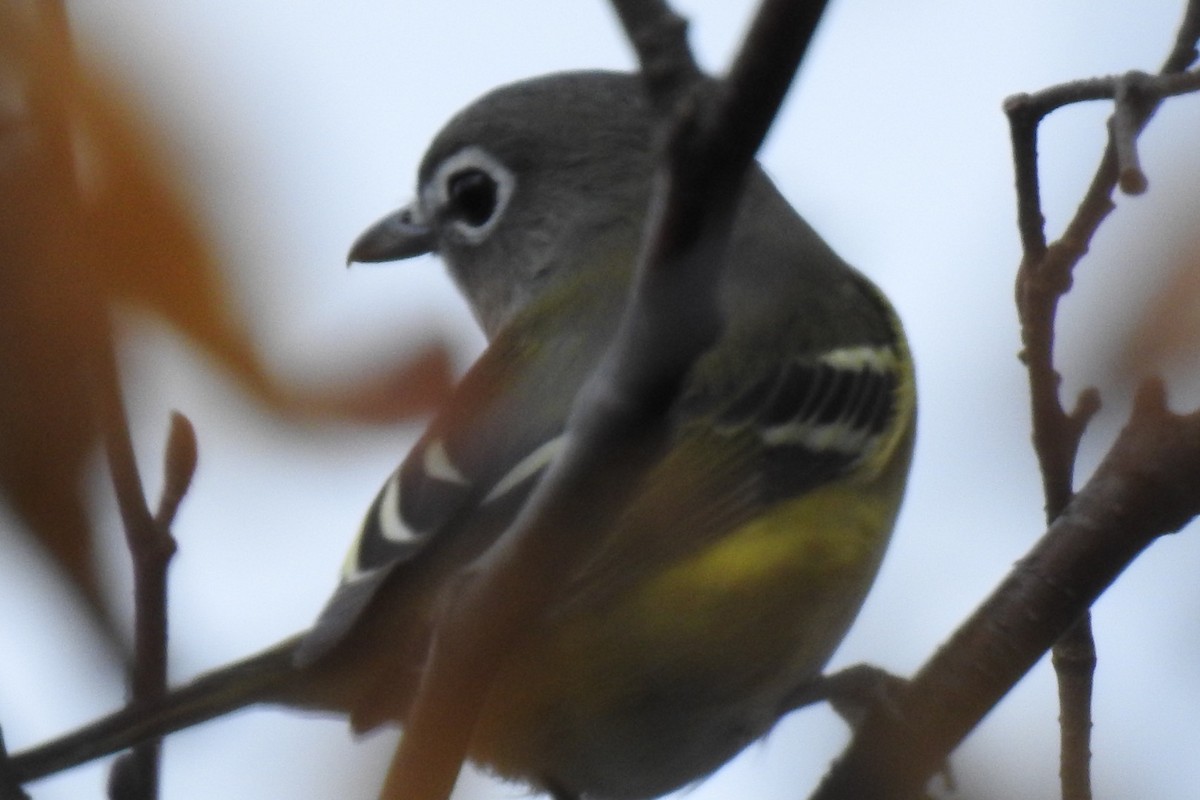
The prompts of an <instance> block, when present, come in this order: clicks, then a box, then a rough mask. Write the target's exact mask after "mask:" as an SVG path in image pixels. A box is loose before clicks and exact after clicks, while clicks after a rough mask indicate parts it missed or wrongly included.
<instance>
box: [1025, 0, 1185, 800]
mask: <svg viewBox="0 0 1200 800" xmlns="http://www.w3.org/2000/svg"><path fill="white" fill-rule="evenodd" d="M1197 6H1198V4H1197V3H1195V2H1193V3H1191V4H1190V5H1189V9H1188V13H1187V14H1186V15H1185V21H1184V23H1183V24H1182V25H1181V26H1180V32H1179V34H1178V35H1177V36H1176V42H1175V46H1174V48H1173V51H1172V55H1171V56H1170V57H1168V59H1167V62H1166V64H1165V65H1164V73H1163V74H1160V75H1155V76H1152V75H1147V74H1145V73H1141V72H1129V73H1126V74H1125V75H1121V76H1113V77H1107V78H1097V79H1092V80H1084V81H1073V82H1071V83H1067V84H1062V85H1060V86H1055V87H1051V88H1049V89H1046V90H1043V91H1041V92H1038V93H1036V94H1033V95H1028V94H1027V95H1019V96H1016V97H1013V98H1010V99H1009V100H1008V101H1006V103H1005V110H1006V112H1007V113H1008V116H1009V121H1010V128H1011V135H1012V142H1013V161H1014V166H1015V171H1016V181H1017V198H1018V200H1017V213H1018V230H1019V232H1020V235H1021V243H1022V251H1023V257H1022V260H1021V265H1020V268H1019V270H1018V277H1017V292H1016V295H1017V309H1018V313H1019V316H1020V319H1021V336H1022V345H1023V349H1022V353H1021V355H1022V360H1023V361H1024V363H1025V365H1026V367H1027V369H1028V372H1029V384H1030V402H1031V407H1032V414H1031V418H1032V426H1033V442H1034V450H1035V451H1036V453H1037V457H1038V461H1039V465H1040V467H1041V474H1042V483H1043V489H1044V493H1045V504H1046V516H1047V521H1052V520H1053V519H1054V518H1055V517H1057V516H1058V514H1059V513H1060V512H1061V511H1062V509H1063V508H1065V506H1066V504H1067V503H1068V502H1069V500H1070V498H1071V495H1072V491H1073V488H1072V481H1073V473H1074V467H1075V459H1076V456H1077V454H1078V451H1079V442H1080V439H1081V438H1082V436H1083V432H1084V430H1085V428H1086V427H1087V423H1088V421H1089V420H1090V418H1091V417H1092V416H1093V415H1094V414H1095V412H1096V410H1098V408H1099V396H1098V394H1096V393H1095V391H1094V390H1088V391H1087V392H1085V393H1084V394H1083V395H1081V396H1080V398H1079V401H1078V404H1077V406H1076V408H1075V409H1074V411H1072V412H1071V413H1067V412H1066V410H1065V409H1064V408H1063V406H1062V403H1061V400H1060V397H1059V384H1060V377H1059V374H1058V371H1057V368H1056V367H1055V364H1054V338H1055V319H1056V316H1057V310H1058V303H1059V301H1060V300H1061V298H1062V297H1063V295H1065V294H1066V292H1067V291H1069V289H1070V286H1071V281H1072V275H1073V272H1074V269H1075V266H1076V264H1078V262H1079V260H1080V259H1081V258H1082V257H1083V255H1084V253H1086V252H1087V247H1088V243H1089V242H1090V241H1091V239H1092V236H1093V235H1094V233H1095V232H1096V230H1097V229H1098V227H1099V225H1100V223H1101V222H1102V221H1103V220H1104V218H1105V217H1106V216H1107V215H1108V214H1109V213H1110V212H1111V211H1112V209H1113V207H1114V205H1113V201H1112V193H1113V190H1114V188H1115V187H1117V186H1120V188H1121V189H1122V191H1124V192H1125V193H1127V194H1140V193H1142V192H1144V191H1145V190H1146V187H1147V185H1148V181H1147V179H1146V176H1145V174H1144V172H1143V171H1142V168H1141V163H1140V158H1139V155H1138V148H1137V138H1138V136H1139V135H1140V133H1141V131H1142V129H1143V128H1144V127H1145V125H1146V123H1147V122H1148V121H1149V119H1150V117H1151V116H1152V115H1153V113H1154V110H1155V109H1156V108H1157V106H1158V103H1160V102H1161V101H1162V99H1163V98H1165V97H1169V96H1173V95H1175V94H1180V93H1183V92H1186V91H1194V90H1195V89H1196V88H1200V75H1197V74H1196V73H1181V71H1182V70H1183V69H1185V68H1186V67H1187V66H1189V65H1190V64H1191V62H1192V61H1193V60H1194V58H1195V43H1196V36H1197V35H1200V15H1198V14H1197V11H1196V9H1197ZM1189 31H1190V32H1189ZM1189 37H1190V41H1189ZM1105 98H1108V99H1112V100H1113V101H1114V110H1113V114H1112V116H1111V117H1110V119H1109V143H1108V146H1107V147H1106V149H1105V153H1104V156H1103V157H1102V159H1101V163H1100V167H1099V169H1098V170H1097V172H1096V175H1095V177H1094V178H1093V181H1092V184H1091V186H1090V187H1089V189H1088V192H1087V195H1086V196H1085V198H1084V200H1083V202H1082V203H1081V204H1080V206H1079V209H1078V210H1077V212H1076V214H1075V217H1074V218H1073V219H1072V220H1071V222H1070V224H1069V225H1068V226H1067V229H1066V231H1065V233H1064V234H1063V236H1062V238H1061V239H1060V240H1059V241H1058V242H1055V243H1054V244H1052V245H1050V246H1047V245H1046V243H1045V232H1044V219H1043V217H1042V214H1041V200H1040V191H1039V187H1038V169H1037V128H1038V125H1039V124H1040V122H1041V120H1042V119H1044V118H1045V116H1046V115H1047V114H1049V113H1051V112H1052V111H1054V110H1056V109H1058V108H1061V107H1062V106H1064V105H1067V104H1069V103H1076V102H1082V101H1086V100H1096V99H1105ZM1053 664H1054V667H1055V672H1056V674H1057V676H1058V682H1059V704H1060V729H1061V737H1062V740H1061V767H1060V776H1061V782H1062V795H1063V798H1064V800H1089V798H1090V797H1091V779H1090V767H1089V764H1090V761H1091V745H1090V740H1091V727H1092V720H1091V697H1092V690H1093V685H1092V684H1093V679H1092V676H1093V674H1094V671H1095V664H1096V653H1095V642H1094V638H1093V636H1092V630H1091V621H1090V615H1089V614H1088V613H1087V612H1086V610H1084V612H1083V613H1082V614H1081V616H1080V618H1079V620H1078V621H1077V622H1076V623H1075V624H1074V625H1072V626H1071V628H1070V630H1069V631H1068V632H1067V634H1066V635H1065V636H1064V638H1063V639H1062V640H1061V641H1060V642H1059V643H1057V644H1056V645H1055V647H1054V658H1053Z"/></svg>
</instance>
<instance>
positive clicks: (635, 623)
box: [472, 403, 913, 776]
mask: <svg viewBox="0 0 1200 800" xmlns="http://www.w3.org/2000/svg"><path fill="white" fill-rule="evenodd" d="M902 407H903V406H902ZM902 413H905V412H902ZM911 415H912V412H911V403H910V404H908V407H907V409H906V416H907V417H908V419H907V421H906V422H901V423H900V424H898V425H897V427H896V429H895V431H894V432H893V435H892V436H891V437H889V439H888V440H886V441H885V442H884V443H882V446H883V447H884V448H885V450H886V453H887V456H888V460H887V462H886V463H880V462H879V461H878V460H875V459H873V460H872V461H871V462H868V463H867V464H864V465H863V466H865V467H866V469H865V470H863V469H860V470H859V471H857V472H855V473H852V474H851V475H849V476H847V477H846V478H845V479H843V480H841V481H837V482H834V483H831V484H828V485H826V486H823V487H818V488H816V489H814V490H812V491H809V492H807V493H806V494H804V495H802V496H800V497H797V498H794V499H792V500H788V501H785V502H782V503H780V504H779V505H778V506H777V507H776V508H775V509H773V510H772V511H771V512H770V513H769V514H766V515H764V516H762V517H760V518H758V519H755V520H753V521H751V522H749V523H747V524H744V525H742V526H741V527H739V528H738V529H737V530H735V531H732V532H730V533H729V534H727V535H726V536H723V537H721V538H720V539H719V540H717V541H716V542H715V543H714V544H713V545H712V546H710V547H708V548H706V549H704V550H702V551H701V552H699V553H697V554H695V555H693V556H692V557H690V558H688V559H687V560H684V561H682V562H680V563H678V564H674V565H671V566H669V567H666V568H665V569H663V570H662V571H661V572H660V573H658V574H657V575H656V576H653V577H651V578H649V579H648V580H645V581H643V582H642V583H641V585H640V586H634V587H631V588H630V591H628V592H627V593H625V594H623V595H622V596H620V597H618V598H613V600H612V602H611V603H610V604H606V605H605V606H604V607H602V608H588V607H587V606H586V603H585V604H584V605H583V607H581V608H580V609H579V611H578V613H574V614H572V615H571V616H570V617H569V618H567V619H563V620H560V621H559V622H558V624H556V625H555V626H554V627H553V628H551V629H549V630H547V629H545V628H542V629H539V630H537V631H535V632H532V633H531V635H530V636H529V637H528V640H527V642H526V643H525V645H524V646H518V647H517V648H515V652H514V653H513V654H512V656H511V657H510V659H509V661H508V663H507V664H506V665H505V667H504V668H503V669H502V670H501V671H500V673H499V675H498V677H497V681H496V683H495V685H494V687H493V691H492V693H491V697H490V699H489V702H488V704H487V707H486V708H485V710H484V713H483V716H482V718H481V720H480V724H479V727H478V728H477V729H476V735H475V740H474V742H473V747H472V750H473V753H472V755H473V757H474V758H475V759H476V760H478V761H479V762H481V763H484V764H489V765H491V766H492V767H493V768H494V769H495V770H496V771H497V772H498V773H500V774H502V775H512V776H520V775H526V776H527V775H528V774H529V773H530V772H531V771H533V772H534V773H535V774H537V771H538V768H539V766H540V765H544V768H545V769H547V770H550V769H563V768H564V767H569V765H570V762H571V756H572V755H573V754H575V753H580V752H583V753H586V752H591V753H592V755H593V756H596V755H603V756H604V758H600V759H597V761H598V762H600V763H607V764H608V765H609V768H613V767H614V765H616V769H620V766H619V765H620V764H622V763H623V759H624V760H626V761H627V762H628V766H629V767H630V768H634V765H633V761H632V759H636V758H640V757H647V758H652V757H653V756H652V755H647V756H639V755H637V754H639V753H644V754H652V753H654V752H655V750H656V747H657V745H656V743H655V742H654V739H655V737H658V736H661V735H666V734H668V732H669V731H672V730H674V735H675V736H678V730H681V729H682V730H690V731H691V732H692V733H691V735H692V736H693V737H694V738H696V739H697V741H698V742H703V741H704V738H705V736H706V734H705V731H704V730H703V726H705V725H710V726H712V728H713V731H714V734H713V735H714V736H715V735H717V733H716V731H717V730H727V729H728V728H730V727H732V726H739V727H742V728H745V729H746V730H747V733H748V734H749V735H750V736H751V738H757V736H759V735H761V734H762V733H763V732H765V730H766V729H767V728H769V726H770V725H771V724H773V722H774V720H775V718H776V715H777V714H778V711H779V709H778V706H779V704H780V703H781V702H782V701H783V698H785V697H786V696H787V695H788V694H789V693H790V692H791V691H792V690H794V689H795V688H796V687H797V686H798V685H799V684H801V683H802V682H803V681H805V680H806V679H808V678H810V677H814V676H815V675H817V674H819V672H820V671H821V669H822V668H823V667H824V664H825V662H826V661H827V660H828V658H829V657H830V655H832V652H833V650H834V649H835V648H836V646H837V644H838V643H839V642H840V640H841V638H842V635H843V634H844V632H845V629H846V628H847V627H848V626H849V624H850V622H851V620H852V619H853V618H854V616H855V615H856V614H857V612H858V608H859V606H860V604H861V602H862V599H863V597H864V596H865V595H866V592H867V590H868V588H869V587H870V584H871V581H872V580H873V578H874V575H875V572H876V570H877V568H878V565H879V562H880V560H881V559H882V557H883V553H884V550H885V549H886V542H887V539H888V537H889V535H890V532H891V529H892V525H893V522H894V518H895V515H896V512H897V509H898V507H899V503H900V499H901V496H902V493H903V486H904V478H905V475H906V473H907V467H908V460H909V454H910V451H911V444H912V434H913V431H912V427H913V425H912V419H911ZM900 419H901V420H903V419H905V418H904V417H901V418H900ZM872 462H873V463H872ZM872 466H874V467H875V469H871V467H872ZM674 693H678V694H677V695H675V696H676V699H675V700H674V701H670V702H666V703H665V705H664V706H662V707H659V706H656V705H655V703H656V699H655V698H661V697H669V696H672V695H673V694H674ZM684 698H687V699H686V700H685V699H684ZM688 704H690V707H688ZM675 706H680V708H675ZM664 708H666V709H668V711H666V712H664ZM671 715H675V716H674V718H671ZM679 725H683V726H684V727H683V728H679V727H674V726H679ZM676 744H678V743H676ZM663 755H664V756H665V755H666V752H665V751H664V754H663ZM729 755H732V753H728V754H726V757H728V756H729ZM717 765H718V764H714V765H713V766H714V768H715V766H717ZM578 766H579V768H580V769H587V765H586V764H583V763H580V764H578ZM693 766H695V765H693ZM664 771H665V772H667V771H669V770H664Z"/></svg>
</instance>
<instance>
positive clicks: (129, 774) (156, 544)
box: [108, 412, 197, 800]
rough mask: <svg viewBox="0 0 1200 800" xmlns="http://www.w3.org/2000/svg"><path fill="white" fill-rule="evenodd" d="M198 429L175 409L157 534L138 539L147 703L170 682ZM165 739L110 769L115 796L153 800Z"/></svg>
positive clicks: (139, 652) (139, 687)
mask: <svg viewBox="0 0 1200 800" xmlns="http://www.w3.org/2000/svg"><path fill="white" fill-rule="evenodd" d="M196 461H197V445H196V432H195V429H194V428H193V427H192V423H191V422H190V421H189V420H188V418H187V417H185V416H184V415H183V414H181V413H179V412H175V413H174V414H172V415H171V428H170V432H169V434H168V436H167V447H166V454H165V456H164V470H163V475H164V480H163V488H162V494H161V495H160V497H159V502H158V510H157V512H156V513H155V515H154V520H153V522H154V525H153V527H154V529H155V531H156V534H155V535H154V536H153V537H152V539H151V540H148V541H138V542H137V543H136V544H135V543H134V541H133V539H132V537H131V538H130V542H129V546H130V551H131V553H132V554H133V557H134V608H135V613H136V615H137V621H136V631H137V633H136V636H137V643H136V647H135V653H136V655H135V666H134V678H133V697H132V698H131V702H132V703H134V704H137V703H146V702H148V701H151V700H153V699H154V698H156V697H160V696H162V695H163V694H165V693H166V682H167V674H166V667H167V652H166V646H167V568H168V567H169V565H170V561H171V558H172V556H174V554H175V540H174V538H173V537H172V536H171V534H170V529H171V525H172V523H173V522H174V520H175V514H176V512H177V511H178V510H179V504H180V503H181V502H182V500H183V497H184V495H185V494H186V493H187V490H188V487H189V486H190V485H191V482H192V477H193V476H194V475H195V472H196ZM160 749H161V742H160V740H157V739H154V740H151V741H147V742H144V743H142V744H139V745H138V746H137V747H135V748H133V750H132V751H131V752H129V753H127V754H125V755H124V756H122V757H121V758H119V759H117V761H116V762H115V763H114V764H113V766H112V769H111V771H110V772H109V779H108V794H109V797H111V798H112V799H113V800H152V798H154V797H155V796H157V793H158V772H159V768H158V763H159V752H160Z"/></svg>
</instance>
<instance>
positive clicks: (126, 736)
mask: <svg viewBox="0 0 1200 800" xmlns="http://www.w3.org/2000/svg"><path fill="white" fill-rule="evenodd" d="M302 638H303V637H302V636H295V637H292V638H290V639H287V640H285V641H283V642H281V643H279V644H277V645H275V646H274V647H271V648H269V649H267V650H264V651H263V652H261V653H258V654H257V655H253V656H250V657H249V658H247V659H245V660H243V661H239V662H237V663H235V664H232V665H230V666H228V667H223V668H221V669H218V670H214V671H213V672H210V673H207V674H205V675H201V676H200V677H198V678H196V679H195V680H193V681H191V682H190V683H187V684H185V685H183V686H181V687H179V688H178V689H173V690H171V691H170V692H168V693H167V694H166V695H165V696H163V697H162V698H160V699H157V700H153V701H150V702H146V703H139V704H136V705H130V706H127V707H125V708H123V709H121V710H120V711H117V712H115V713H113V714H110V715H109V716H107V717H104V718H102V719H99V720H96V721H95V722H93V723H90V724H88V725H85V726H84V727H82V728H80V729H78V730H76V731H72V732H71V733H68V734H66V735H64V736H61V737H59V738H57V739H54V740H52V741H49V742H46V743H45V744H42V745H39V746H37V747H33V748H31V749H29V750H25V751H23V752H20V753H16V754H14V755H12V756H10V758H9V769H10V771H11V774H12V775H13V776H14V777H15V778H16V779H17V780H18V781H20V782H21V783H26V782H28V781H32V780H36V779H38V778H43V777H45V776H47V775H52V774H54V773H57V772H61V771H63V770H65V769H69V768H71V767H75V766H78V765H80V764H83V763H85V762H88V761H91V760H93V759H96V758H101V757H103V756H106V755H110V754H112V753H116V752H119V751H121V750H125V749H128V748H129V747H132V746H133V745H135V744H138V743H140V742H144V741H147V740H150V739H156V738H159V737H161V736H164V735H166V734H168V733H172V732H174V731H177V730H181V729H183V728H188V727H191V726H192V725H197V724H199V723H201V722H205V721H207V720H210V719H213V718H214V717H219V716H221V715H222V714H226V713H228V712H230V711H234V710H236V709H238V708H242V707H245V706H248V705H253V704H254V703H258V702H262V701H268V700H270V699H271V698H272V697H274V696H275V694H276V692H277V690H278V689H279V687H280V685H281V684H282V683H284V682H286V679H287V678H288V677H289V675H293V674H296V668H295V666H294V664H293V661H294V654H295V651H296V648H297V647H298V645H299V643H300V641H301V639H302Z"/></svg>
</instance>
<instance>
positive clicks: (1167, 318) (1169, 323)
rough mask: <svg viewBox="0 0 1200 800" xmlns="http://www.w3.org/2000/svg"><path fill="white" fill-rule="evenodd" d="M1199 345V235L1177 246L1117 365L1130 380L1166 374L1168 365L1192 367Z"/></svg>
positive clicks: (1194, 363) (1168, 368) (1191, 368)
mask: <svg viewBox="0 0 1200 800" xmlns="http://www.w3.org/2000/svg"><path fill="white" fill-rule="evenodd" d="M1198 341H1200V236H1196V235H1195V234H1194V233H1193V235H1192V236H1191V237H1190V238H1189V239H1187V240H1185V241H1184V242H1182V243H1181V246H1180V247H1179V248H1178V250H1177V251H1176V253H1175V256H1174V258H1173V259H1172V263H1170V264H1169V265H1168V269H1167V273H1166V275H1165V276H1164V278H1163V280H1162V287H1161V288H1160V289H1159V290H1158V292H1157V293H1156V294H1155V295H1154V296H1153V297H1152V298H1151V299H1150V301H1149V303H1147V305H1146V307H1145V309H1144V310H1143V311H1142V313H1141V315H1140V317H1139V318H1138V319H1137V321H1136V323H1135V325H1134V328H1133V331H1132V335H1131V336H1130V337H1129V340H1128V342H1127V344H1126V346H1125V349H1124V352H1123V353H1121V356H1120V358H1119V362H1118V364H1117V370H1118V374H1119V375H1121V376H1122V377H1124V378H1125V379H1127V380H1129V381H1130V382H1133V381H1137V380H1140V379H1143V378H1145V377H1146V376H1148V375H1160V374H1164V373H1169V372H1170V368H1171V367H1172V366H1179V367H1182V368H1184V369H1187V370H1188V371H1194V370H1195V368H1196V342H1198Z"/></svg>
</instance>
